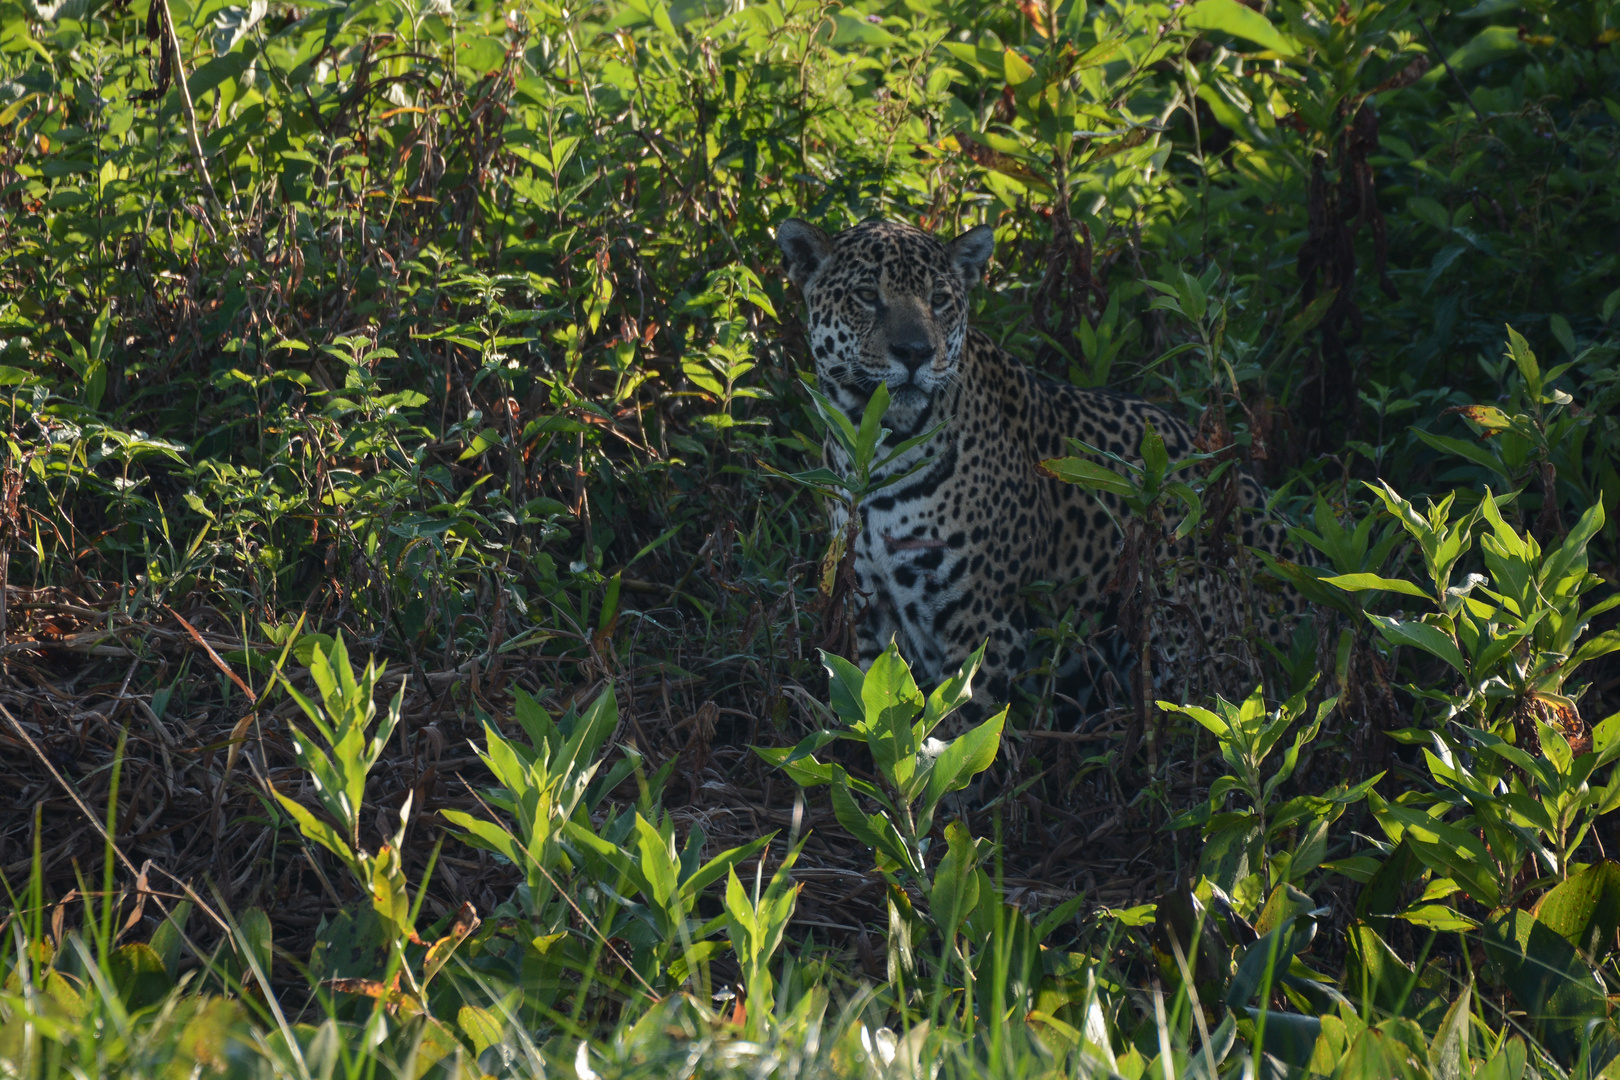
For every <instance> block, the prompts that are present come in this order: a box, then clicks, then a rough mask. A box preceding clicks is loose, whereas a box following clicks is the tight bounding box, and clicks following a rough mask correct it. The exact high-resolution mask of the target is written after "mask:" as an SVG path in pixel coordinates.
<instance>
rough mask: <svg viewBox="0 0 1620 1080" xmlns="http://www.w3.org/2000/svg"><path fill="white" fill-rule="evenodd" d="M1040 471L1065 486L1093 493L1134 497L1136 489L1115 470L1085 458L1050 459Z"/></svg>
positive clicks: (1044, 462)
mask: <svg viewBox="0 0 1620 1080" xmlns="http://www.w3.org/2000/svg"><path fill="white" fill-rule="evenodd" d="M1039 468H1040V471H1041V472H1043V473H1045V474H1046V475H1047V476H1050V477H1051V478H1052V479H1054V480H1062V481H1063V482H1064V483H1065V484H1078V485H1079V486H1081V487H1083V488H1087V489H1089V490H1092V491H1106V492H1109V493H1111V494H1114V495H1120V496H1126V497H1129V496H1132V495H1135V494H1136V489H1135V488H1134V487H1132V486H1131V483H1130V481H1129V480H1126V479H1125V478H1124V477H1123V476H1121V475H1119V473H1117V472H1115V471H1114V470H1112V469H1110V468H1108V467H1106V466H1103V465H1098V464H1097V463H1096V462H1095V461H1087V460H1086V459H1085V458H1077V457H1067V458H1050V459H1048V460H1046V461H1043V462H1041V463H1040V466H1039Z"/></svg>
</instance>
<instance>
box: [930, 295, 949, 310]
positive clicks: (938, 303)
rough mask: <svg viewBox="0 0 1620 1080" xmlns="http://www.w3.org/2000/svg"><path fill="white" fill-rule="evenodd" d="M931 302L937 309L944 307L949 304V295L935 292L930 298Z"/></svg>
mask: <svg viewBox="0 0 1620 1080" xmlns="http://www.w3.org/2000/svg"><path fill="white" fill-rule="evenodd" d="M931 302H932V303H933V305H934V306H935V307H937V308H942V307H945V306H946V305H948V304H949V303H950V302H951V294H950V293H946V292H937V293H935V294H934V295H933V297H932V298H931Z"/></svg>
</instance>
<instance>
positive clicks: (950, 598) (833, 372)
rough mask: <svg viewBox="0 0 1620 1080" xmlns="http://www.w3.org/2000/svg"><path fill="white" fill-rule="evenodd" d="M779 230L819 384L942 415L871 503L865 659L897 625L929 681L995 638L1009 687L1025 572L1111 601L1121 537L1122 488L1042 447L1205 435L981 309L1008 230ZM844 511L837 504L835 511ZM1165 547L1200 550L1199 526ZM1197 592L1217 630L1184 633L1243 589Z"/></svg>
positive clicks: (1250, 496)
mask: <svg viewBox="0 0 1620 1080" xmlns="http://www.w3.org/2000/svg"><path fill="white" fill-rule="evenodd" d="M777 243H778V244H779V245H780V247H781V249H782V253H783V255H784V256H785V261H786V267H787V272H788V275H789V276H790V277H791V279H792V280H793V282H794V283H795V284H797V285H798V287H799V289H800V291H801V292H802V293H803V294H804V299H805V302H806V304H807V306H808V319H807V321H806V328H807V334H808V337H809V343H810V349H811V352H812V354H813V356H814V359H815V369H816V375H817V379H818V381H819V383H820V388H821V391H822V392H823V393H824V394H826V395H827V397H828V398H829V399H831V400H832V401H833V402H834V404H836V405H837V407H838V408H840V409H842V410H843V411H844V412H845V414H846V415H848V416H849V417H850V419H851V420H852V421H854V422H856V423H857V424H858V423H859V421H860V418H861V414H862V411H863V409H864V408H865V405H866V402H867V400H868V399H869V397H870V395H871V393H872V392H873V390H875V389H876V387H877V385H878V383H879V382H883V383H886V384H887V385H888V387H889V392H890V395H891V404H890V406H889V410H888V412H887V414H886V415H885V419H884V424H885V426H886V427H889V428H891V429H893V430H894V432H895V433H896V437H899V438H903V437H905V436H908V435H910V434H913V433H916V432H920V431H925V430H927V429H928V428H929V427H932V426H933V425H935V424H938V423H941V422H943V423H944V427H943V428H942V429H941V430H940V432H939V434H938V435H936V436H935V437H934V438H933V439H932V440H930V441H929V443H927V444H926V445H924V446H923V447H920V448H918V449H916V450H913V451H911V452H909V453H908V454H907V455H906V456H905V457H903V458H902V459H900V460H898V461H896V462H894V463H893V464H892V465H891V466H890V468H891V469H893V470H896V471H902V470H905V469H908V468H910V467H911V466H912V465H914V464H915V463H916V461H917V459H919V458H921V457H925V456H926V457H928V458H930V461H929V463H928V464H927V465H926V466H924V467H923V468H922V469H921V470H920V471H919V472H917V473H916V474H915V475H913V476H910V477H908V478H907V479H905V480H903V481H901V482H899V483H898V484H896V485H894V486H892V487H889V488H886V489H884V490H883V491H881V492H879V493H878V494H877V495H874V496H872V497H869V498H868V499H867V500H866V501H865V502H864V503H863V504H862V505H861V507H860V513H861V515H862V523H861V525H862V527H861V530H860V535H859V538H858V540H857V547H856V556H855V573H856V577H857V580H858V583H859V588H860V590H861V591H862V592H863V593H864V594H866V595H867V597H868V598H869V600H868V605H867V608H866V611H865V614H864V616H863V618H862V620H861V622H860V624H859V627H858V630H857V639H858V646H859V650H860V660H861V662H862V665H863V666H864V665H865V664H867V663H870V662H871V661H872V660H873V659H875V658H876V656H877V655H878V653H879V652H881V651H882V649H883V648H884V646H886V645H887V643H888V642H889V640H890V639H891V638H893V639H895V640H896V641H897V643H898V645H899V647H900V650H901V652H902V653H903V654H904V655H905V657H906V659H907V660H908V661H910V663H911V664H912V666H913V670H914V672H915V675H916V677H917V679H918V681H919V683H921V684H923V685H925V686H926V685H932V684H933V683H935V682H938V681H939V680H941V679H943V678H944V677H946V676H947V675H949V674H950V673H952V672H954V671H955V670H956V668H957V667H958V666H960V665H961V663H962V662H963V660H964V659H966V658H967V657H968V656H969V655H970V654H971V653H972V651H973V650H974V649H976V648H977V647H978V646H979V645H980V644H981V643H982V642H984V641H986V640H987V639H988V641H989V648H988V649H987V651H986V654H985V662H984V667H983V669H982V675H981V677H980V679H978V680H976V692H975V695H974V697H975V702H976V704H978V705H979V706H981V707H983V706H986V705H989V704H992V703H997V702H1005V701H1007V700H1008V696H1009V694H1010V692H1011V687H1012V683H1013V682H1014V681H1015V680H1017V679H1019V678H1020V677H1021V676H1022V675H1024V674H1026V673H1027V670H1028V669H1029V668H1030V667H1031V666H1032V663H1033V658H1032V652H1031V644H1032V642H1031V638H1032V630H1033V629H1034V628H1035V627H1036V625H1038V619H1037V617H1036V616H1035V615H1034V612H1033V609H1032V606H1031V602H1030V600H1029V598H1028V596H1027V595H1026V594H1025V588H1026V586H1029V585H1031V584H1032V583H1034V582H1037V581H1046V582H1052V583H1057V584H1060V585H1061V584H1063V583H1069V584H1067V585H1066V586H1065V587H1064V588H1063V589H1062V590H1061V591H1060V592H1059V594H1058V595H1057V596H1056V597H1054V598H1053V599H1054V602H1055V609H1056V610H1058V611H1062V610H1064V609H1065V608H1067V607H1068V606H1069V605H1071V604H1074V605H1078V606H1079V608H1080V609H1081V610H1082V611H1087V610H1092V611H1099V610H1103V609H1105V607H1106V597H1105V596H1104V595H1103V591H1102V590H1103V587H1104V585H1105V584H1106V583H1107V582H1108V580H1109V578H1110V577H1111V576H1112V574H1113V572H1114V570H1115V563H1116V559H1117V556H1118V552H1119V547H1120V538H1119V537H1120V534H1119V529H1118V527H1117V526H1116V525H1115V523H1114V520H1111V516H1110V515H1112V517H1113V519H1119V518H1121V516H1122V510H1121V507H1120V505H1119V503H1118V501H1117V500H1116V499H1115V498H1114V497H1113V496H1111V495H1094V494H1092V493H1091V492H1088V491H1086V490H1084V489H1082V488H1079V487H1076V486H1073V485H1070V484H1065V483H1062V482H1059V481H1056V480H1052V479H1048V478H1046V477H1044V476H1042V475H1041V474H1040V473H1039V472H1037V470H1036V464H1037V462H1039V461H1041V460H1043V459H1047V458H1052V457H1059V456H1063V455H1065V454H1066V453H1067V449H1066V447H1065V443H1064V439H1065V438H1077V439H1080V440H1083V441H1085V442H1087V443H1090V444H1091V445H1093V446H1096V447H1099V448H1101V449H1104V450H1108V451H1112V452H1114V453H1116V454H1119V455H1120V456H1122V457H1126V458H1129V459H1133V460H1134V459H1137V458H1138V447H1139V446H1140V443H1141V438H1142V433H1143V426H1144V424H1145V423H1148V422H1151V423H1152V424H1153V426H1154V428H1155V429H1157V430H1158V432H1159V433H1160V434H1161V435H1162V436H1163V438H1164V441H1165V445H1166V448H1167V449H1168V451H1169V453H1170V455H1171V458H1172V459H1175V458H1177V457H1182V456H1185V455H1186V454H1188V453H1190V452H1192V450H1193V433H1192V431H1191V430H1190V429H1189V428H1188V426H1187V425H1186V424H1184V423H1182V422H1181V421H1180V420H1178V419H1176V418H1175V417H1173V416H1171V415H1170V414H1169V413H1167V412H1165V411H1164V410H1162V409H1160V408H1158V407H1157V406H1155V405H1152V404H1149V403H1148V402H1145V401H1143V400H1141V399H1139V398H1134V397H1130V396H1127V395H1123V394H1115V393H1109V392H1106V391H1100V390H1081V389H1077V388H1075V387H1073V386H1069V385H1065V384H1062V383H1057V382H1054V381H1051V380H1049V379H1046V378H1042V377H1040V376H1038V375H1036V374H1034V373H1033V372H1031V371H1030V370H1029V369H1028V368H1027V367H1025V366H1024V365H1023V364H1022V363H1021V362H1019V361H1018V360H1017V359H1015V358H1014V357H1012V356H1010V355H1009V354H1008V353H1007V352H1005V351H1004V350H1003V349H1001V348H1000V347H998V346H997V345H996V344H995V343H994V342H992V341H991V340H990V339H989V338H988V337H986V336H985V335H984V334H983V333H981V332H979V331H977V330H974V329H972V328H971V327H969V326H968V293H969V291H970V290H971V289H972V288H973V287H974V286H975V285H976V284H978V282H979V280H980V279H981V278H982V276H983V273H984V268H985V265H986V263H987V262H988V261H989V259H990V255H991V252H992V248H993V246H994V237H993V231H992V230H991V228H990V227H988V226H980V227H979V228H976V229H972V230H970V231H968V232H966V233H964V234H963V235H961V236H959V237H957V238H956V239H955V240H952V241H951V242H949V243H948V244H942V243H940V242H939V241H938V240H936V239H935V238H934V237H933V236H931V235H929V234H928V233H925V232H922V231H921V230H918V229H915V228H911V227H909V226H906V225H898V224H891V223H884V222H868V223H865V224H862V225H858V226H856V227H854V228H852V229H849V230H847V231H845V232H843V233H840V234H838V235H836V236H828V235H827V234H825V233H823V232H822V231H821V230H819V229H817V228H815V227H814V226H811V225H807V224H805V223H804V222H802V221H797V220H788V221H786V222H784V223H783V224H782V225H781V227H780V228H779V229H778V230H777ZM826 452H827V458H828V464H829V465H830V466H831V467H833V468H837V469H847V468H848V466H849V462H848V461H847V460H845V459H844V457H843V454H842V452H841V451H840V450H839V448H838V447H837V446H836V445H835V444H834V443H833V442H832V441H831V440H829V441H828V443H827V447H826ZM1241 487H1242V501H1243V504H1244V506H1245V508H1247V509H1248V510H1250V511H1252V510H1254V509H1257V508H1259V507H1261V506H1262V505H1263V493H1262V491H1261V489H1260V487H1259V485H1258V484H1256V483H1255V482H1254V481H1253V480H1252V479H1250V478H1249V477H1247V476H1245V477H1243V479H1242V481H1241ZM843 524H844V521H843V513H842V511H841V509H837V510H835V511H834V521H833V522H832V525H833V527H834V528H835V529H840V528H842V526H843ZM1243 529H1244V535H1243V539H1244V541H1245V542H1246V543H1248V544H1250V545H1255V546H1260V547H1263V548H1270V549H1272V550H1278V549H1279V548H1280V541H1281V536H1282V531H1281V530H1280V529H1279V528H1277V527H1276V526H1275V525H1273V524H1270V523H1266V522H1261V521H1255V520H1253V518H1252V515H1251V520H1249V521H1248V522H1246V523H1245V524H1244V525H1243ZM1165 556H1166V558H1168V559H1171V560H1174V559H1176V558H1177V557H1178V556H1180V557H1183V558H1185V557H1186V556H1192V557H1193V558H1194V559H1196V552H1195V551H1194V550H1192V548H1191V545H1190V544H1189V545H1187V546H1186V547H1185V548H1184V549H1183V550H1180V551H1178V550H1175V549H1172V548H1167V549H1166V551H1165ZM1198 576H1199V577H1203V576H1205V575H1203V574H1202V573H1199V575H1198ZM1184 592H1185V593H1186V595H1188V596H1190V597H1192V603H1193V604H1196V605H1197V607H1198V608H1199V609H1200V610H1199V611H1198V612H1197V614H1198V616H1199V617H1198V619H1197V621H1198V622H1199V623H1201V624H1202V628H1203V629H1204V631H1205V632H1206V633H1205V634H1203V635H1199V634H1186V633H1183V634H1180V635H1177V636H1178V637H1179V638H1180V639H1181V641H1182V643H1183V644H1185V643H1186V642H1188V641H1190V640H1193V639H1199V638H1202V639H1205V640H1207V639H1208V638H1209V636H1210V634H1209V632H1210V631H1216V630H1219V629H1220V628H1221V627H1223V626H1229V625H1230V623H1231V619H1230V616H1231V604H1232V600H1231V599H1230V590H1222V589H1220V588H1215V587H1211V586H1210V585H1209V583H1207V582H1203V581H1199V582H1197V583H1195V584H1194V585H1193V587H1192V588H1191V589H1190V590H1184ZM1222 605H1225V610H1224V611H1223V610H1220V609H1221V607H1222ZM1298 605H1299V600H1298V597H1297V596H1296V595H1294V594H1292V593H1291V592H1288V593H1284V594H1280V595H1278V596H1276V597H1274V598H1273V604H1272V608H1273V610H1271V611H1267V612H1262V613H1261V615H1260V622H1261V623H1262V624H1263V625H1264V626H1265V627H1266V632H1267V633H1270V634H1271V635H1272V636H1273V637H1278V638H1280V637H1281V635H1282V634H1283V632H1284V626H1285V622H1286V620H1285V619H1279V618H1277V617H1276V616H1278V615H1283V616H1286V615H1289V614H1292V613H1293V612H1294V611H1295V610H1296V609H1297V607H1298ZM1188 614H1190V612H1188ZM1223 616H1225V618H1224V621H1223Z"/></svg>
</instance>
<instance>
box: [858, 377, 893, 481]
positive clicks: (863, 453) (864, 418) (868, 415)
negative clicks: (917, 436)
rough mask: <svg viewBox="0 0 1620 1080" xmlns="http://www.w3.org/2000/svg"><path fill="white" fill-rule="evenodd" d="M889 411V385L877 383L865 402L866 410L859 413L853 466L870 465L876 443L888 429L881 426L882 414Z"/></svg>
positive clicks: (881, 439)
mask: <svg viewBox="0 0 1620 1080" xmlns="http://www.w3.org/2000/svg"><path fill="white" fill-rule="evenodd" d="M888 411H889V387H888V384H887V383H878V385H877V389H876V390H873V391H872V397H871V400H869V401H867V403H866V410H865V411H864V412H862V413H861V427H860V430H859V431H858V432H856V435H855V454H854V458H855V468H856V469H857V470H860V471H863V472H864V471H865V470H866V468H867V467H868V466H869V465H871V463H872V459H873V458H874V457H876V456H877V448H878V444H879V443H881V442H882V441H883V438H884V436H886V435H887V434H889V429H888V428H885V427H884V426H883V414H884V413H886V412H888Z"/></svg>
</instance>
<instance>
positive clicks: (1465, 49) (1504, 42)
mask: <svg viewBox="0 0 1620 1080" xmlns="http://www.w3.org/2000/svg"><path fill="white" fill-rule="evenodd" d="M1525 47H1526V46H1525V44H1524V42H1523V41H1521V40H1519V31H1518V29H1517V28H1516V27H1513V26H1487V27H1486V28H1485V29H1483V30H1481V31H1480V32H1479V33H1478V34H1476V35H1475V36H1474V37H1473V39H1472V40H1470V41H1468V42H1467V43H1466V44H1464V45H1463V46H1462V47H1461V48H1459V49H1457V50H1455V51H1454V52H1452V54H1451V55H1450V56H1448V57H1446V65H1445V66H1446V67H1449V68H1450V69H1451V70H1452V71H1457V72H1463V71H1472V70H1474V69H1475V68H1477V67H1483V66H1485V65H1486V64H1489V63H1493V62H1495V61H1497V60H1501V59H1503V58H1504V57H1508V56H1513V55H1515V54H1517V53H1520V52H1523V51H1524V49H1525ZM1444 74H1445V67H1442V66H1441V65H1439V64H1436V65H1435V66H1434V67H1433V68H1432V69H1431V70H1430V72H1429V74H1428V76H1427V77H1426V78H1425V81H1432V82H1439V81H1440V79H1441V78H1442V77H1444Z"/></svg>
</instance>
